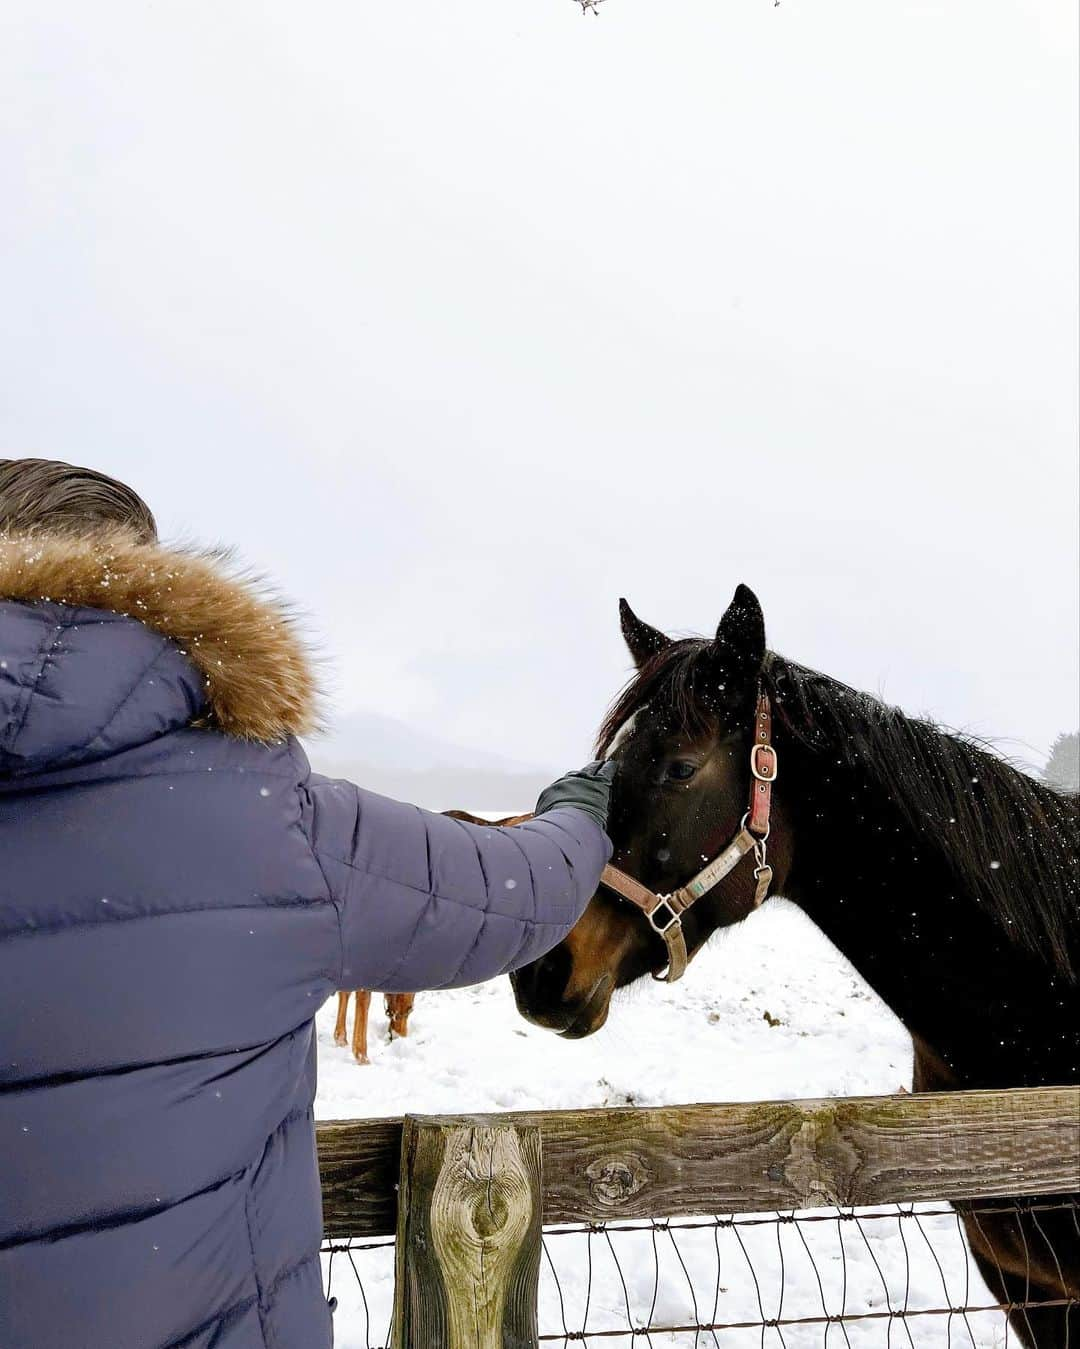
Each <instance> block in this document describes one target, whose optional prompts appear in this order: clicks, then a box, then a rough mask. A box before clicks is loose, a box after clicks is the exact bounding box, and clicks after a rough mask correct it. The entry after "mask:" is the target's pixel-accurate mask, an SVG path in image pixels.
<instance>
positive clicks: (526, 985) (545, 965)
mask: <svg viewBox="0 0 1080 1349" xmlns="http://www.w3.org/2000/svg"><path fill="white" fill-rule="evenodd" d="M569 977H570V956H569V954H568V952H567V951H566V950H565V948H564V947H562V946H556V947H555V948H554V949H553V950H551V951H548V953H547V954H546V955H543V956H541V957H540V959H539V960H534V961H533V962H532V964H531V965H525V966H523V968H521V969H520V970H518V971H517V972H516V973H515V974H514V976H513V984H514V992H515V993H516V994H517V1000H518V1005H519V1006H520V1007H521V1009H522V1011H526V1012H536V1011H541V1010H543V1009H544V1008H548V1007H552V1006H556V1005H557V1004H558V1003H559V1002H560V1001H561V999H562V994H563V991H564V989H565V988H566V981H567V980H568V979H569Z"/></svg>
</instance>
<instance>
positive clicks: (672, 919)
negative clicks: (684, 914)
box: [645, 895, 679, 937]
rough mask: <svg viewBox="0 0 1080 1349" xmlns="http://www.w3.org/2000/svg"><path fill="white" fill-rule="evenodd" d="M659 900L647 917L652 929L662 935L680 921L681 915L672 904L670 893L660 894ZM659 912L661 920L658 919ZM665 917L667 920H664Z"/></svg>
mask: <svg viewBox="0 0 1080 1349" xmlns="http://www.w3.org/2000/svg"><path fill="white" fill-rule="evenodd" d="M659 900H660V902H659V904H657V905H656V907H655V908H653V909H650V910H649V912H648V913H646V915H645V917H646V918H647V919H648V920H649V926H650V927H651V928H652V930H653V931H654V932H656V933H658V934H659V935H660V936H661V937H662V936H663V935H664V933H665V932H667V931H668V929H669V928H672V927H674V926H675V924H676V923H677V922H678V921H679V915H678V914H677V913H676V911H675V909H674V908H673V907H672V905H671V896H670V895H660V896H659ZM661 911H662V913H661ZM657 914H661V917H660V919H659V920H658V919H657ZM665 919H666V920H667V921H666V922H665V921H664V920H665Z"/></svg>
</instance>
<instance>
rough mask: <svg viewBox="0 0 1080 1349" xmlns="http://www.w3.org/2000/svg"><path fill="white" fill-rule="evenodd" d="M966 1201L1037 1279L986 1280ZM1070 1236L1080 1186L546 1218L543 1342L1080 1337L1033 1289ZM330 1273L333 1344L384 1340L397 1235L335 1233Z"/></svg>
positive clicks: (1078, 1219) (1074, 1309) (744, 1345)
mask: <svg viewBox="0 0 1080 1349" xmlns="http://www.w3.org/2000/svg"><path fill="white" fill-rule="evenodd" d="M958 1209H964V1210H965V1211H967V1212H968V1213H971V1212H974V1213H975V1218H974V1219H973V1221H974V1222H975V1224H976V1228H977V1230H982V1229H981V1228H980V1224H982V1225H984V1226H985V1230H986V1231H987V1232H993V1231H995V1230H1000V1225H1001V1222H1002V1221H1003V1220H1006V1221H1007V1220H1010V1219H1015V1221H1016V1227H1017V1230H1019V1231H1023V1232H1025V1233H1027V1234H1028V1235H1027V1237H1025V1241H1026V1242H1027V1243H1028V1244H1027V1254H1026V1262H1027V1277H1026V1278H1025V1277H1024V1270H1023V1265H1021V1270H1020V1275H1019V1279H1017V1278H1016V1277H1014V1278H1013V1279H1012V1282H1011V1284H1010V1287H1011V1289H1012V1295H1011V1296H1005V1295H1004V1293H1003V1289H1004V1284H1002V1283H1000V1282H999V1281H998V1280H996V1279H995V1277H994V1268H993V1263H992V1261H993V1257H992V1256H991V1265H990V1268H989V1271H988V1272H989V1279H990V1284H991V1285H995V1284H996V1285H997V1289H996V1291H991V1287H988V1286H987V1282H986V1281H985V1280H984V1278H983V1277H982V1274H981V1272H980V1270H979V1268H978V1266H977V1263H976V1261H975V1259H974V1257H973V1256H972V1253H971V1249H970V1246H969V1243H968V1239H967V1236H966V1234H965V1227H964V1222H963V1220H962V1217H961V1212H960V1211H958ZM1021 1219H1022V1223H1021ZM1063 1233H1064V1234H1065V1236H1066V1238H1068V1239H1071V1238H1072V1237H1073V1236H1075V1238H1076V1239H1077V1240H1078V1241H1080V1214H1078V1210H1077V1200H1076V1198H1075V1197H1073V1198H1071V1199H1039V1200H1009V1201H980V1202H978V1203H977V1204H968V1205H961V1206H958V1207H953V1206H951V1205H947V1204H936V1203H924V1204H904V1205H880V1206H878V1207H874V1208H829V1209H814V1210H801V1211H792V1212H786V1213H757V1214H753V1213H746V1214H738V1213H728V1214H717V1215H712V1216H707V1217H702V1218H680V1219H677V1220H676V1219H672V1220H665V1219H659V1218H657V1219H650V1220H640V1221H636V1222H608V1223H599V1222H598V1223H586V1224H565V1225H559V1226H554V1227H547V1228H545V1230H544V1239H543V1246H542V1254H541V1269H540V1287H539V1304H538V1305H539V1340H540V1342H541V1344H553V1345H556V1346H564V1347H565V1349H569V1346H571V1345H578V1344H584V1345H590V1344H591V1345H594V1346H597V1349H600V1347H601V1346H608V1345H610V1346H620V1345H622V1346H637V1345H649V1346H656V1349H660V1347H661V1346H664V1349H691V1347H692V1349H766V1347H768V1349H772V1346H778V1347H779V1349H893V1346H896V1347H897V1349H961V1347H963V1349H1006V1347H1007V1346H1015V1349H1020V1346H1021V1345H1022V1343H1023V1337H1024V1329H1023V1328H1024V1327H1026V1332H1027V1333H1026V1338H1028V1339H1029V1340H1030V1341H1031V1342H1032V1343H1033V1344H1036V1345H1040V1344H1041V1343H1044V1342H1047V1341H1046V1340H1045V1339H1043V1337H1042V1336H1041V1334H1040V1332H1039V1327H1040V1326H1041V1325H1043V1324H1045V1322H1044V1321H1042V1320H1040V1318H1046V1317H1048V1316H1050V1317H1054V1318H1058V1324H1060V1326H1061V1327H1062V1328H1063V1335H1064V1336H1067V1335H1068V1334H1069V1332H1068V1330H1064V1327H1065V1326H1066V1316H1067V1314H1068V1324H1069V1325H1070V1326H1074V1325H1075V1328H1074V1329H1073V1330H1072V1335H1073V1336H1074V1338H1075V1339H1076V1343H1077V1345H1078V1346H1080V1302H1078V1301H1077V1300H1076V1299H1072V1300H1071V1301H1070V1300H1068V1299H1064V1298H1048V1297H1047V1296H1046V1295H1045V1293H1040V1291H1039V1288H1038V1278H1037V1273H1038V1270H1039V1269H1040V1268H1043V1267H1045V1266H1046V1265H1047V1263H1053V1262H1055V1261H1056V1262H1057V1263H1058V1266H1059V1269H1060V1265H1061V1263H1062V1262H1063V1261H1064V1260H1065V1259H1066V1258H1067V1257H1066V1253H1065V1252H1061V1251H1058V1250H1057V1249H1056V1246H1057V1244H1059V1243H1060V1240H1061V1234H1063ZM985 1248H986V1249H989V1250H992V1243H989V1242H987V1243H985ZM324 1271H325V1274H326V1279H327V1290H328V1296H331V1297H336V1298H337V1300H338V1309H337V1313H336V1320H337V1340H336V1343H337V1345H338V1349H383V1347H384V1346H386V1345H388V1344H389V1342H390V1334H391V1331H390V1321H391V1315H392V1306H393V1277H394V1275H393V1243H392V1241H391V1240H389V1239H387V1240H380V1241H363V1242H337V1243H330V1244H328V1245H327V1247H326V1248H325V1251H324ZM1009 1312H1013V1313H1014V1316H1013V1319H1012V1322H1011V1323H1010V1320H1009V1316H1008V1314H1009ZM1033 1325H1034V1326H1035V1328H1034V1329H1032V1326H1033ZM1052 1342H1053V1343H1054V1344H1055V1345H1057V1344H1062V1345H1064V1344H1067V1343H1068V1342H1069V1341H1068V1339H1067V1338H1063V1337H1058V1338H1055V1339H1054V1340H1053V1341H1052Z"/></svg>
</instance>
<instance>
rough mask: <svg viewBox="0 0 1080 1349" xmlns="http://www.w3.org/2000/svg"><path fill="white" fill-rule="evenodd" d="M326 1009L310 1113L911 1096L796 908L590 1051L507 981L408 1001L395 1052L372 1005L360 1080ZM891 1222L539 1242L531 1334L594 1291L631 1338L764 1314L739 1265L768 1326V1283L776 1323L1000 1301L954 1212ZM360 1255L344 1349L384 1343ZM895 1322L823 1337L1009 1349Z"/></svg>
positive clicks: (930, 1324)
mask: <svg viewBox="0 0 1080 1349" xmlns="http://www.w3.org/2000/svg"><path fill="white" fill-rule="evenodd" d="M334 1013H335V1003H334V1002H332V1003H330V1004H328V1005H327V1006H326V1007H325V1008H324V1009H323V1010H322V1012H321V1013H320V1014H319V1018H318V1034H319V1052H320V1085H319V1096H318V1102H317V1111H318V1114H319V1117H320V1118H322V1119H335V1118H347V1117H354V1118H355V1117H371V1116H378V1115H400V1114H403V1113H405V1112H407V1111H413V1112H420V1113H432V1114H440V1113H458V1112H463V1111H497V1110H511V1109H533V1108H536V1109H543V1108H546V1109H557V1108H563V1107H571V1106H577V1107H581V1106H611V1105H626V1104H635V1105H668V1104H676V1103H687V1102H692V1101H745V1100H769V1099H781V1098H790V1097H800V1096H854V1095H875V1094H888V1093H891V1092H895V1091H897V1090H898V1089H899V1088H900V1087H908V1086H909V1085H910V1079H911V1044H910V1041H909V1039H908V1036H907V1034H906V1033H905V1031H904V1029H903V1027H902V1026H901V1025H900V1024H899V1022H898V1021H897V1020H896V1019H895V1017H893V1016H892V1014H891V1013H890V1012H889V1010H888V1009H887V1008H886V1007H885V1006H884V1005H883V1004H882V1003H881V1002H880V1001H879V1000H878V998H877V997H876V996H875V995H874V994H873V993H872V992H871V991H870V990H869V989H868V988H867V987H866V986H865V984H863V983H862V982H861V980H860V979H859V977H858V976H857V975H856V974H855V972H854V970H852V968H851V967H850V965H848V964H847V962H846V961H845V960H844V958H843V957H842V956H841V955H840V954H839V952H837V951H836V950H835V948H834V947H832V946H831V944H830V943H829V942H827V941H826V939H825V938H824V937H823V936H822V935H821V934H820V933H819V932H818V931H817V929H816V928H815V927H814V926H813V925H812V924H811V923H810V922H809V921H808V920H807V919H806V918H805V917H804V916H803V915H802V913H801V912H800V911H799V910H798V909H796V908H795V907H794V906H792V905H789V904H786V903H785V902H784V901H782V900H772V901H770V902H769V903H768V904H767V905H766V906H765V907H764V908H763V909H762V910H761V912H759V913H758V914H755V915H754V916H753V917H752V918H750V919H749V920H747V922H745V923H744V924H742V925H741V926H739V927H738V928H734V929H732V930H730V931H728V932H725V933H721V934H718V935H717V936H716V937H715V938H714V939H713V940H712V942H711V943H710V945H709V947H708V948H707V949H706V950H705V951H704V952H702V953H701V954H700V955H699V956H698V958H697V959H696V960H695V961H694V963H693V964H692V965H691V967H690V970H689V972H688V973H687V975H686V977H685V978H684V979H683V981H682V982H681V983H678V984H675V985H673V986H668V985H663V984H657V983H654V982H652V981H644V982H642V983H640V984H639V985H636V986H635V987H633V988H631V989H628V990H625V991H623V992H621V993H620V994H618V995H617V996H616V1002H615V1005H614V1006H613V1008H612V1012H611V1016H610V1018H609V1020H608V1023H607V1025H606V1026H605V1027H604V1028H603V1030H601V1031H600V1032H599V1033H598V1034H597V1035H595V1036H592V1037H591V1038H589V1039H586V1040H580V1041H564V1040H560V1039H558V1038H557V1037H556V1036H554V1035H552V1034H551V1033H550V1032H546V1031H542V1030H539V1029H537V1028H535V1027H533V1026H530V1025H529V1024H528V1023H526V1022H525V1021H523V1020H522V1019H521V1018H520V1017H519V1016H518V1014H517V1012H516V1010H515V1008H514V1003H513V997H512V995H511V991H510V987H509V983H508V981H506V980H500V981H498V982H497V983H492V984H487V985H481V986H479V987H477V988H471V989H464V990H460V991H457V992H450V993H431V994H426V995H421V996H420V997H418V998H417V1002H416V1008H415V1011H414V1013H413V1018H412V1023H411V1028H410V1035H409V1037H408V1039H405V1040H395V1041H394V1042H393V1043H390V1042H389V1041H388V1038H387V1033H386V1022H385V1018H384V1017H383V1015H382V1010H381V1007H380V1006H379V1005H378V1003H377V1002H373V1005H372V1017H371V1060H372V1062H371V1065H370V1066H369V1067H359V1066H358V1065H357V1064H355V1063H354V1062H353V1059H352V1057H351V1054H350V1052H349V1051H348V1050H347V1049H339V1048H337V1047H336V1046H335V1045H334V1043H333V1038H332V1032H333V1022H334ZM941 1207H942V1206H940V1205H935V1206H933V1208H934V1209H935V1210H940V1208H941ZM903 1224H904V1236H905V1238H906V1240H902V1239H901V1238H900V1236H899V1235H898V1219H897V1218H896V1217H890V1218H888V1219H887V1220H886V1219H870V1220H866V1221H861V1222H859V1223H855V1222H852V1221H845V1222H844V1223H843V1224H839V1225H838V1223H837V1222H836V1221H820V1222H808V1223H803V1224H800V1226H799V1227H798V1228H795V1227H794V1226H792V1225H786V1226H784V1227H782V1228H777V1227H776V1226H775V1225H771V1224H770V1225H761V1226H746V1227H739V1228H738V1229H731V1228H723V1229H716V1230H714V1229H712V1228H693V1229H689V1230H679V1231H675V1232H673V1233H671V1234H668V1233H661V1234H659V1235H658V1236H656V1237H655V1239H654V1235H653V1234H652V1233H650V1232H634V1233H624V1234H622V1235H619V1234H618V1233H616V1234H614V1235H613V1236H612V1238H611V1243H610V1245H609V1243H608V1241H607V1238H605V1237H604V1236H603V1235H596V1234H594V1235H593V1236H592V1238H591V1239H590V1238H589V1237H588V1236H587V1235H585V1234H575V1235H561V1236H550V1237H549V1238H548V1239H547V1242H546V1247H547V1251H548V1256H549V1257H550V1258H545V1261H544V1265H543V1268H542V1287H541V1333H544V1332H548V1333H554V1332H556V1331H561V1330H562V1328H563V1325H564V1321H563V1317H564V1315H565V1325H566V1326H568V1327H569V1328H570V1329H572V1330H573V1329H578V1330H580V1329H581V1328H582V1325H583V1318H584V1308H585V1298H586V1291H587V1289H589V1290H590V1291H589V1314H588V1322H587V1329H588V1330H590V1331H598V1330H602V1329H605V1328H609V1327H610V1328H613V1327H615V1326H623V1327H625V1326H626V1325H627V1319H628V1318H627V1303H629V1307H630V1315H631V1317H632V1318H633V1320H634V1323H635V1324H645V1323H646V1321H647V1319H648V1318H649V1312H650V1308H652V1317H651V1323H652V1324H656V1325H678V1324H684V1325H685V1324H687V1323H688V1321H709V1320H719V1321H722V1322H726V1323H733V1322H739V1321H752V1320H756V1319H758V1318H759V1317H760V1316H761V1315H762V1312H761V1310H760V1309H759V1302H758V1290H757V1289H756V1288H755V1282H754V1278H753V1277H752V1275H751V1273H750V1270H749V1268H748V1264H749V1263H750V1262H752V1264H753V1269H754V1272H755V1274H756V1275H757V1280H758V1284H759V1286H760V1298H761V1307H763V1308H764V1316H765V1317H766V1318H771V1317H775V1316H777V1315H778V1314H779V1311H778V1308H779V1298H780V1293H781V1287H782V1288H783V1308H782V1315H783V1317H784V1318H785V1319H787V1318H789V1317H802V1316H806V1317H813V1316H821V1315H822V1313H823V1305H822V1299H823V1298H824V1302H825V1305H826V1307H827V1311H828V1312H829V1313H835V1312H838V1311H839V1310H840V1308H841V1299H842V1297H843V1296H844V1285H845V1281H846V1290H847V1291H846V1304H845V1305H846V1307H847V1309H848V1310H849V1311H866V1310H876V1311H881V1310H882V1309H885V1308H886V1306H887V1303H886V1296H885V1287H886V1286H887V1287H888V1290H889V1295H890V1297H891V1299H892V1304H893V1306H894V1307H898V1306H902V1305H904V1301H905V1285H907V1303H908V1305H909V1306H910V1307H913V1308H914V1307H920V1306H921V1307H948V1306H957V1305H962V1304H963V1303H965V1302H966V1303H968V1304H969V1305H970V1304H976V1305H977V1304H986V1303H989V1302H991V1301H992V1300H993V1299H992V1298H991V1297H990V1295H989V1293H988V1292H987V1291H986V1290H985V1288H984V1286H983V1285H982V1283H981V1281H980V1280H979V1278H978V1275H977V1272H976V1271H975V1270H974V1267H973V1266H972V1267H971V1270H970V1274H969V1273H968V1271H967V1261H966V1259H965V1255H964V1247H963V1245H962V1242H961V1239H960V1237H959V1234H958V1227H957V1221H956V1218H955V1216H954V1215H952V1214H951V1213H950V1214H948V1215H942V1216H925V1217H923V1218H921V1219H920V1220H919V1222H918V1223H916V1222H915V1221H914V1220H913V1219H910V1218H907V1219H904V1220H903ZM924 1234H925V1235H924ZM927 1238H929V1240H927ZM931 1244H932V1246H933V1250H932V1251H931V1249H930V1246H931ZM590 1246H591V1275H590V1249H589V1248H590ZM811 1251H812V1252H813V1262H811V1258H810V1252H811ZM613 1252H614V1255H617V1258H618V1266H619V1268H620V1269H621V1274H622V1278H620V1276H619V1269H617V1268H616V1265H615V1259H614V1255H613ZM744 1252H745V1253H744ZM781 1257H782V1261H783V1266H784V1278H783V1280H781V1277H780V1271H781ZM354 1259H355V1262H356V1267H357V1269H358V1270H359V1272H360V1274H361V1276H362V1278H363V1284H364V1295H365V1296H366V1299H367V1311H366V1312H365V1309H364V1305H363V1300H362V1298H361V1295H360V1291H359V1289H358V1287H357V1283H356V1279H355V1277H354V1275H353V1271H352V1269H351V1268H350V1267H349V1264H348V1262H347V1260H345V1259H344V1258H343V1257H342V1256H340V1255H339V1256H338V1257H337V1260H336V1263H335V1266H334V1271H333V1293H334V1294H335V1296H337V1298H338V1300H339V1306H338V1311H337V1313H336V1316H335V1325H336V1337H337V1338H336V1344H337V1349H362V1347H364V1346H367V1345H368V1344H370V1345H373V1346H374V1345H382V1344H384V1343H385V1335H386V1324H387V1320H388V1317H389V1310H390V1301H391V1296H392V1256H391V1252H390V1251H389V1250H385V1249H384V1250H379V1251H365V1252H363V1253H360V1254H358V1255H356V1256H355V1257H354ZM684 1266H685V1272H684V1268H683V1267H684ZM939 1266H940V1271H939ZM815 1267H816V1271H817V1272H816V1274H815ZM658 1269H659V1278H657V1270H658ZM556 1274H557V1283H558V1288H557V1287H556V1278H555V1275H556ZM819 1276H820V1280H821V1286H820V1288H819V1284H818V1277H819ZM967 1279H970V1286H968V1285H967V1284H966V1280H967ZM624 1281H625V1285H626V1287H625V1292H624V1288H623V1283H624ZM654 1288H655V1292H654ZM560 1290H561V1302H560V1297H559V1291H560ZM654 1298H655V1305H654ZM695 1301H696V1308H697V1311H696V1314H695ZM714 1307H715V1311H714ZM908 1324H909V1327H910V1330H911V1338H910V1339H909V1337H908V1334H907V1331H906V1330H905V1328H904V1325H903V1324H901V1323H899V1322H898V1323H896V1324H891V1323H890V1321H889V1320H888V1319H887V1318H885V1319H882V1320H879V1321H875V1322H867V1323H860V1324H854V1325H850V1326H848V1327H846V1328H845V1327H841V1326H839V1325H834V1326H832V1327H829V1328H828V1330H829V1339H828V1343H829V1344H830V1345H833V1346H837V1347H838V1349H839V1346H844V1345H845V1344H850V1345H851V1346H852V1349H871V1346H874V1347H875V1349H876V1346H882V1349H884V1347H885V1346H890V1345H896V1346H905V1347H906V1349H912V1346H914V1349H924V1346H925V1347H926V1349H936V1347H937V1346H940V1349H946V1346H952V1345H956V1346H960V1345H965V1346H968V1347H969V1349H970V1346H971V1345H972V1344H974V1345H976V1346H978V1349H991V1347H992V1346H997V1345H1000V1344H1004V1342H1005V1341H1004V1332H1003V1328H1002V1323H1001V1319H1000V1317H998V1316H997V1315H986V1316H983V1317H981V1318H980V1317H978V1316H972V1317H970V1318H967V1323H965V1320H964V1318H961V1317H953V1318H949V1317H946V1316H930V1317H925V1318H918V1319H916V1320H913V1321H911V1322H909V1323H908ZM825 1330H826V1327H825V1326H823V1325H820V1324H819V1325H816V1326H815V1325H808V1326H801V1327H785V1328H784V1330H783V1334H782V1336H780V1335H779V1334H778V1332H777V1331H776V1330H775V1329H774V1330H768V1331H766V1332H765V1339H764V1341H763V1340H762V1331H761V1330H760V1329H753V1330H750V1329H747V1330H741V1331H728V1332H723V1333H721V1334H719V1335H718V1336H717V1337H716V1338H715V1340H714V1337H713V1336H712V1335H711V1334H701V1335H699V1336H698V1337H697V1340H695V1336H694V1335H693V1334H684V1335H682V1336H671V1335H667V1334H655V1333H654V1334H653V1335H652V1336H651V1337H650V1338H649V1339H648V1340H644V1341H638V1342H639V1343H640V1342H644V1343H650V1342H651V1343H652V1344H654V1345H656V1346H658V1349H659V1346H660V1345H665V1346H670V1345H679V1346H680V1347H684V1349H689V1346H691V1345H695V1343H696V1344H700V1345H703V1346H704V1345H715V1346H722V1349H727V1347H728V1346H732V1347H734V1346H739V1347H740V1349H742V1346H747V1347H749V1346H751V1345H753V1346H759V1345H762V1344H763V1343H764V1344H765V1345H770V1346H771V1345H773V1344H775V1345H781V1344H786V1345H787V1346H789V1349H820V1346H822V1345H823V1344H825V1340H824V1334H825ZM845 1330H846V1335H845ZM969 1331H970V1333H969ZM1013 1339H1014V1340H1015V1337H1013ZM559 1342H561V1341H556V1343H559ZM592 1343H594V1344H595V1345H603V1344H611V1345H615V1346H618V1345H620V1344H621V1345H629V1344H631V1340H630V1338H629V1337H627V1338H626V1339H623V1340H617V1339H602V1340H596V1341H592Z"/></svg>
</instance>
